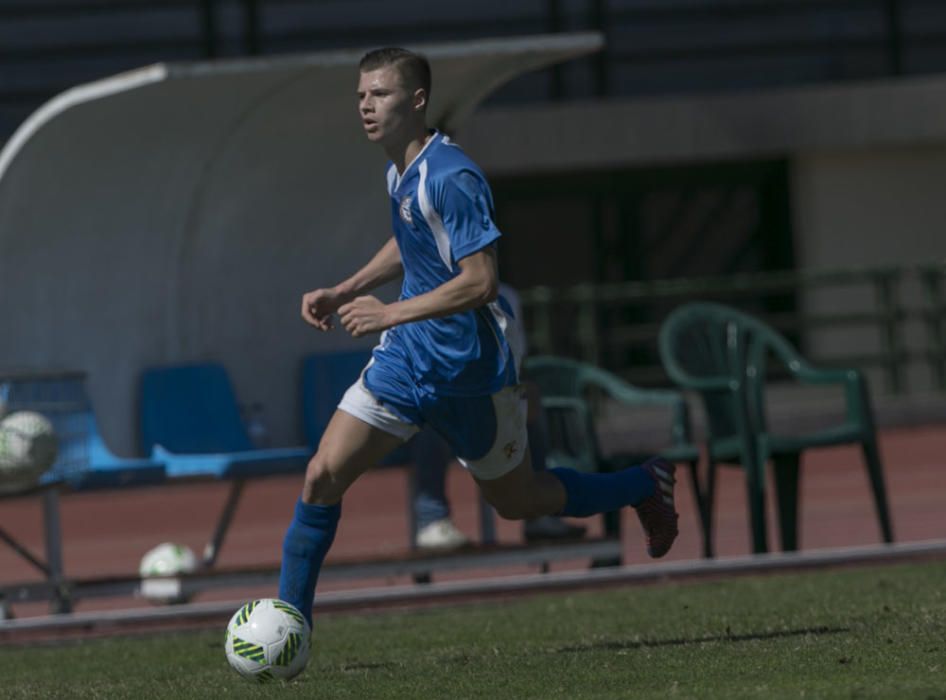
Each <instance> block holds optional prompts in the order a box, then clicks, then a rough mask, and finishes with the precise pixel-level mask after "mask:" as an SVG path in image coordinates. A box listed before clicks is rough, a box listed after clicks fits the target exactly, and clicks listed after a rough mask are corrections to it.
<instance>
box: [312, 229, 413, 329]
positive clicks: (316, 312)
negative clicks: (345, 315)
mask: <svg viewBox="0 0 946 700" xmlns="http://www.w3.org/2000/svg"><path fill="white" fill-rule="evenodd" d="M403 271H404V269H403V267H402V265H401V251H400V249H399V248H398V247H397V241H396V240H394V237H393V236H392V237H391V239H390V240H389V241H388V242H387V243H385V244H384V246H382V248H381V250H379V251H378V252H377V253H376V254H375V256H374V257H373V258H371V260H370V262H368V264H367V265H365V266H364V267H363V268H361V269H360V270H358V272H356V273H355V274H353V275H352V276H351V277H349V278H348V279H346V280H345V281H344V282H341V283H339V284H337V285H335V286H334V287H329V288H326V289H314V290H312V291H311V292H306V293H305V294H303V295H302V318H303V319H304V320H305V322H306V323H308V324H310V325H312V326H315V327H316V328H318V329H319V330H321V331H327V330H329V329H330V328H332V314H333V313H335V312H336V311H337V310H338V307H340V306H342V305H343V304H347V303H348V302H349V301H351V300H352V299H354V298H355V297H357V296H358V295H359V294H363V293H364V292H367V291H370V290H372V289H374V288H375V287H380V286H381V285H382V284H384V283H385V282H390V281H391V280H393V279H397V278H398V277H400V276H401V274H402V273H403Z"/></svg>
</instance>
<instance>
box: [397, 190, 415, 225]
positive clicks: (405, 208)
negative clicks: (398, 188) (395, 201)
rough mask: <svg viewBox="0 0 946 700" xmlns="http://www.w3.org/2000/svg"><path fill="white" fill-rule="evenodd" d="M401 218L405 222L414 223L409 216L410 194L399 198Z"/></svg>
mask: <svg viewBox="0 0 946 700" xmlns="http://www.w3.org/2000/svg"><path fill="white" fill-rule="evenodd" d="M399 211H400V214H401V220H402V221H403V222H404V223H406V224H411V225H413V224H414V220H413V219H412V218H411V196H410V195H408V196H407V197H404V199H402V200H401V206H400V209H399Z"/></svg>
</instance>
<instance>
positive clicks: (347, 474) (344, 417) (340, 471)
mask: <svg viewBox="0 0 946 700" xmlns="http://www.w3.org/2000/svg"><path fill="white" fill-rule="evenodd" d="M402 442H403V439H402V438H400V437H398V436H395V435H392V434H390V433H388V432H385V431H384V430H381V429H380V428H376V427H374V426H372V425H370V424H368V423H366V422H365V421H363V420H361V419H360V418H356V417H355V416H353V415H351V414H349V413H346V412H345V411H342V410H336V411H335V413H334V414H333V415H332V419H331V420H330V421H329V424H328V427H327V428H326V429H325V433H324V434H323V435H322V439H321V441H320V442H319V449H318V452H316V454H315V456H314V457H313V458H312V459H311V460H310V461H309V467H308V470H307V471H306V485H307V487H308V486H311V487H313V488H315V489H316V490H322V491H325V490H326V489H328V490H331V491H332V492H333V494H332V495H335V494H336V492H338V491H344V490H345V489H347V488H348V486H350V485H351V483H352V482H353V481H354V480H355V479H357V478H358V476H359V475H361V474H362V473H363V472H364V471H365V470H367V469H369V468H371V467H374V466H376V465H377V464H378V463H379V462H380V461H381V460H382V459H383V458H384V457H385V455H387V454H388V453H389V452H391V451H392V450H394V449H395V448H397V447H398V446H399V445H401V444H402ZM337 495H338V496H340V495H341V494H340V493H338V494H337Z"/></svg>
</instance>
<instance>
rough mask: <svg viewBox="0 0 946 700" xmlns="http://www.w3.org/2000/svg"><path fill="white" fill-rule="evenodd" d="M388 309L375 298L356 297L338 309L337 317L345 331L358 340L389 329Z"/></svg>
mask: <svg viewBox="0 0 946 700" xmlns="http://www.w3.org/2000/svg"><path fill="white" fill-rule="evenodd" d="M387 311H388V307H387V305H386V304H384V303H383V302H382V301H381V300H380V299H378V298H377V297H372V296H366V297H357V298H356V299H355V300H353V301H350V302H348V303H347V304H344V305H343V306H341V307H340V308H339V309H338V316H339V319H340V320H341V322H342V326H344V328H345V330H346V331H348V332H349V333H351V334H352V336H353V337H355V338H358V337H361V336H363V335H367V334H368V333H378V332H379V331H383V330H386V329H387V328H390V327H391V323H390V322H389V321H388V314H387Z"/></svg>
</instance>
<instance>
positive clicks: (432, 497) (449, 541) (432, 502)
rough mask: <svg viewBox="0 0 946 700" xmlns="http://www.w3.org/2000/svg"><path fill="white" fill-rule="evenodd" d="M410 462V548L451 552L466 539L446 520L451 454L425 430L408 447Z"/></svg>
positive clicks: (427, 428) (468, 542)
mask: <svg viewBox="0 0 946 700" xmlns="http://www.w3.org/2000/svg"><path fill="white" fill-rule="evenodd" d="M408 447H409V450H410V455H411V459H412V461H413V462H414V494H413V502H412V504H411V505H412V507H413V509H414V523H415V527H416V530H415V532H414V547H415V548H416V549H420V550H428V551H441V552H445V551H451V550H454V549H460V548H461V547H465V546H467V545H469V544H470V540H469V539H468V538H467V537H466V535H464V534H463V533H462V532H460V530H458V529H457V527H456V525H454V524H453V521H452V520H451V519H450V502H449V501H448V500H447V492H446V476H447V468H448V467H449V465H450V462H451V461H452V460H453V452H452V451H451V449H450V446H449V445H448V444H447V443H446V441H445V440H444V439H443V438H442V437H440V435H439V434H437V432H436V431H435V430H433V429H432V428H430V427H426V428H424V429H423V430H421V431H420V432H419V433H418V434H417V435H415V436H414V437H413V438H412V439H411V442H410V443H409V445H408Z"/></svg>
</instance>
